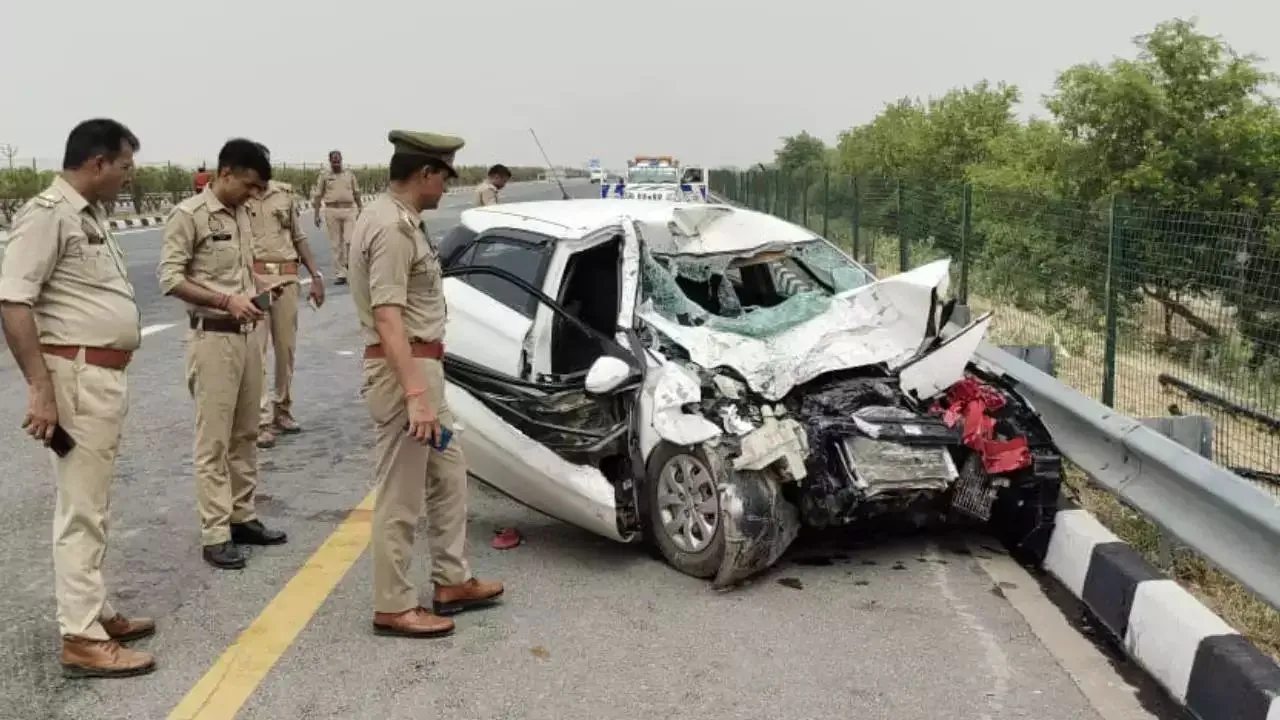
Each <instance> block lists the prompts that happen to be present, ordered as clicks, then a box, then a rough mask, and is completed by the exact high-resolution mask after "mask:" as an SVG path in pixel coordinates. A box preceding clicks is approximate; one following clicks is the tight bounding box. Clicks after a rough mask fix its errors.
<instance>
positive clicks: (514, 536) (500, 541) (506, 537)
mask: <svg viewBox="0 0 1280 720" xmlns="http://www.w3.org/2000/svg"><path fill="white" fill-rule="evenodd" d="M519 544H520V531H519V530H516V529H515V528H500V529H498V530H494V531H493V547H494V548H495V549H497V550H510V549H511V548H513V547H515V546H517V545H519Z"/></svg>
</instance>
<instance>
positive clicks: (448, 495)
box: [362, 358, 471, 613]
mask: <svg viewBox="0 0 1280 720" xmlns="http://www.w3.org/2000/svg"><path fill="white" fill-rule="evenodd" d="M414 362H415V363H418V364H419V366H420V367H421V368H422V372H423V375H424V376H425V377H426V379H427V400H428V402H430V403H432V405H433V407H435V408H436V414H437V416H438V417H439V418H440V423H441V425H442V426H444V427H452V426H453V424H454V421H453V415H452V414H451V413H450V412H449V408H448V406H447V405H446V403H445V398H444V369H443V366H442V365H441V364H440V361H439V360H428V359H423V358H415V359H414ZM362 392H363V394H364V396H365V402H366V403H367V404H368V406H369V415H370V416H371V417H372V418H373V422H374V425H375V428H376V429H375V434H376V437H377V444H376V449H375V456H376V460H375V467H374V473H375V476H376V478H377V483H378V484H377V495H376V500H375V505H374V510H373V528H372V537H371V540H370V544H371V546H372V554H373V608H374V611H375V612H388V613H395V612H403V611H405V610H408V609H410V608H414V607H417V606H418V604H419V602H420V600H419V597H418V591H417V590H416V589H415V588H414V585H413V581H412V580H410V579H409V568H410V561H411V559H412V557H413V542H414V534H415V530H416V528H417V525H418V520H419V519H420V518H421V517H422V513H423V507H424V505H425V508H426V514H427V542H428V543H429V546H430V551H431V580H432V582H434V583H437V584H440V585H457V584H459V583H463V582H466V581H467V580H469V579H470V578H471V569H470V567H469V566H468V564H467V561H466V557H465V555H466V535H467V464H466V458H464V457H463V454H462V448H461V447H459V445H458V439H457V437H454V438H452V439H451V440H450V442H449V446H448V447H447V448H445V450H444V452H439V451H437V450H435V449H434V448H431V447H429V446H428V445H426V444H423V443H419V442H418V441H417V440H414V439H413V438H410V437H409V435H408V434H407V433H406V432H405V424H406V423H408V422H409V415H408V411H407V410H406V409H405V397H404V390H403V389H402V388H401V387H400V383H399V381H398V380H396V376H395V373H394V372H393V371H392V369H391V365H390V364H389V363H388V362H387V361H386V360H365V361H364V388H363V390H362Z"/></svg>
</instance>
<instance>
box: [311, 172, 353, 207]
mask: <svg viewBox="0 0 1280 720" xmlns="http://www.w3.org/2000/svg"><path fill="white" fill-rule="evenodd" d="M358 197H360V185H359V183H357V182H356V174H355V173H353V172H351V171H350V170H348V169H346V168H343V169H342V172H340V173H335V172H334V171H333V168H331V167H326V168H325V169H323V170H321V171H320V174H319V175H317V176H316V189H315V191H314V192H312V195H311V202H312V204H313V205H315V206H316V207H319V206H320V203H321V201H323V202H326V203H336V202H341V203H354V202H355V201H356V198H358Z"/></svg>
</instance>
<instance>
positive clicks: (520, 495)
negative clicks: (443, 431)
mask: <svg viewBox="0 0 1280 720" xmlns="http://www.w3.org/2000/svg"><path fill="white" fill-rule="evenodd" d="M445 396H446V400H447V402H448V403H449V407H450V409H451V410H452V411H453V412H454V414H455V415H457V416H458V417H465V418H466V419H467V426H466V427H465V428H462V429H459V430H458V431H457V437H458V442H459V443H460V444H461V447H462V449H463V452H465V453H466V454H467V462H468V465H469V466H470V467H469V470H470V471H471V472H472V473H474V474H475V475H476V476H478V477H481V478H484V481H485V484H487V485H490V486H492V487H494V488H496V489H497V490H499V491H500V492H502V493H503V494H506V495H508V496H510V497H513V498H515V499H516V500H518V501H520V502H521V503H524V504H526V505H528V506H530V507H533V508H534V509H536V510H539V511H540V512H543V513H545V514H547V515H550V516H551V517H554V518H556V519H558V520H562V521H564V522H567V523H571V524H573V525H577V526H578V527H581V528H586V529H588V530H590V531H592V532H595V533H598V534H600V535H603V536H605V537H609V538H613V539H616V540H620V541H624V542H625V541H628V540H629V539H630V538H629V537H624V536H623V535H622V534H621V533H620V532H619V530H618V520H617V504H616V500H615V492H614V488H613V484H612V483H610V482H609V480H608V479H607V478H605V476H604V474H603V473H601V472H600V471H599V470H598V469H596V468H594V467H587V466H585V465H575V464H573V463H569V462H566V461H565V460H564V459H563V458H561V457H559V456H558V455H556V454H555V453H554V452H552V451H551V450H549V449H548V448H547V446H546V445H543V444H542V443H540V442H538V441H536V440H534V439H533V438H531V437H529V436H528V435H526V434H524V433H523V432H521V431H520V430H518V429H517V428H515V427H514V426H513V425H511V424H510V423H508V422H506V421H505V420H503V419H502V418H501V417H500V416H498V415H497V414H496V413H494V412H493V411H492V410H490V409H489V408H488V406H486V405H485V404H484V403H483V402H481V401H480V400H479V399H478V398H476V396H474V395H472V394H471V393H469V392H467V391H466V390H465V389H463V388H462V387H460V386H459V385H457V384H456V383H454V382H447V383H445Z"/></svg>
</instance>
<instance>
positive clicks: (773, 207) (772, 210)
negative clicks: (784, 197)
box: [769, 169, 778, 215]
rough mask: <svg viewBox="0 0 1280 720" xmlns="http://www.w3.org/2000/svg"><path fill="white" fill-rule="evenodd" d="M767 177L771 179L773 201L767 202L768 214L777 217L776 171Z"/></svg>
mask: <svg viewBox="0 0 1280 720" xmlns="http://www.w3.org/2000/svg"><path fill="white" fill-rule="evenodd" d="M769 175H770V177H772V178H773V199H772V200H770V201H769V214H770V215H777V214H778V171H777V170H776V169H775V170H774V171H773V172H772V173H769Z"/></svg>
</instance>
